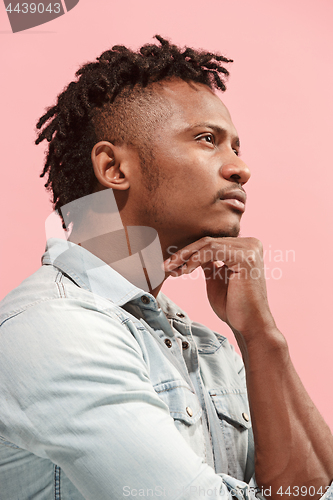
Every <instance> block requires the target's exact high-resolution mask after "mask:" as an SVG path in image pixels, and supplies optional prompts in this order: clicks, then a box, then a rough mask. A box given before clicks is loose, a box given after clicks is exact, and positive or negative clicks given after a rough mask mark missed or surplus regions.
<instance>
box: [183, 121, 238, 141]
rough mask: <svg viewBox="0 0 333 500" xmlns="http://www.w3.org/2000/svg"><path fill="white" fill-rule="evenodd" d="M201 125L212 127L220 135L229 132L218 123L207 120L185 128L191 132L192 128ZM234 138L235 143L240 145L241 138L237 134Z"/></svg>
mask: <svg viewBox="0 0 333 500" xmlns="http://www.w3.org/2000/svg"><path fill="white" fill-rule="evenodd" d="M199 127H205V128H210V129H212V130H213V131H214V132H216V133H217V134H220V135H225V134H226V133H227V131H226V129H225V128H222V127H219V126H218V125H215V124H214V123H207V122H201V123H195V124H194V125H190V126H189V127H187V128H186V129H185V132H190V131H191V130H193V129H195V128H199ZM232 140H233V141H235V144H236V146H237V147H240V139H239V137H238V136H237V135H235V136H233V137H232Z"/></svg>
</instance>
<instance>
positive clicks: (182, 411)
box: [154, 380, 202, 425]
mask: <svg viewBox="0 0 333 500" xmlns="http://www.w3.org/2000/svg"><path fill="white" fill-rule="evenodd" d="M154 389H155V391H156V392H157V394H158V396H159V397H160V398H161V399H162V401H164V403H166V404H167V405H168V408H169V411H170V415H171V416H172V418H173V419H174V420H180V421H182V422H184V423H185V424H187V425H193V424H195V423H196V422H197V421H198V420H199V419H200V417H201V415H202V409H201V406H200V403H199V400H198V398H197V396H196V395H195V394H194V392H192V391H191V389H190V388H189V386H188V385H187V384H186V383H185V382H184V381H183V380H172V381H171V382H165V383H164V384H158V385H155V386H154Z"/></svg>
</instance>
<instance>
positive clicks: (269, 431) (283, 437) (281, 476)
mask: <svg viewBox="0 0 333 500" xmlns="http://www.w3.org/2000/svg"><path fill="white" fill-rule="evenodd" d="M234 333H235V336H236V339H237V341H238V343H239V346H240V349H241V351H242V354H243V359H244V363H245V367H246V373H247V387H248V395H249V401H250V408H251V415H252V423H253V432H254V438H255V446H256V448H255V449H256V468H255V470H256V480H257V483H258V485H260V486H261V487H264V488H267V487H271V491H272V498H280V499H281V492H285V491H286V490H288V487H290V489H289V490H288V492H290V493H291V495H293V494H294V495H295V496H298V495H300V491H301V487H302V486H303V492H309V491H310V490H309V488H310V486H312V487H314V488H311V493H310V494H307V495H306V496H303V498H307V497H308V498H312V499H313V498H319V497H320V496H321V495H320V491H323V492H324V491H325V487H326V486H328V485H329V484H330V483H331V481H332V479H333V438H332V435H331V432H330V430H329V428H328V426H327V425H326V423H325V422H324V420H323V418H322V417H321V415H320V413H319V412H318V410H317V409H316V407H315V406H314V404H313V402H312V401H311V399H310V397H309V395H308V394H307V392H306V390H305V388H304V387H303V385H302V382H301V381H300V379H299V377H298V375H297V373H296V371H295V369H294V367H293V364H292V362H291V360H290V356H289V351H288V346H287V344H286V341H285V339H284V337H283V335H282V334H281V333H280V332H279V331H278V330H277V329H272V330H271V331H270V332H266V333H265V334H263V333H262V332H257V334H256V335H252V336H251V337H250V340H249V336H247V337H243V336H242V335H240V334H239V333H238V332H235V331H234ZM245 338H246V340H245ZM281 487H282V488H281ZM297 487H299V494H298V495H297V491H298V489H297ZM280 488H281V489H280ZM320 488H322V490H320ZM278 491H279V492H280V494H277V492H278ZM314 491H316V492H317V491H319V494H317V493H316V494H315V495H313V492H314ZM287 496H289V495H288V493H287V495H286V497H287Z"/></svg>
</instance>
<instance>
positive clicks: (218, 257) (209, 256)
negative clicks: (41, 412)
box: [177, 243, 225, 274]
mask: <svg viewBox="0 0 333 500" xmlns="http://www.w3.org/2000/svg"><path fill="white" fill-rule="evenodd" d="M224 258H225V246H224V245H221V244H219V245H217V244H216V243H215V245H214V246H212V245H206V246H205V247H203V248H201V249H200V250H197V251H196V252H194V253H192V255H191V256H190V257H189V258H188V259H187V260H186V262H185V263H182V264H181V267H182V269H183V273H186V274H189V273H191V272H193V271H194V270H195V269H197V268H198V267H199V266H203V265H204V264H206V263H208V262H214V261H215V262H216V261H220V262H223V261H224ZM177 264H178V262H177ZM185 264H186V266H185ZM184 268H185V269H184Z"/></svg>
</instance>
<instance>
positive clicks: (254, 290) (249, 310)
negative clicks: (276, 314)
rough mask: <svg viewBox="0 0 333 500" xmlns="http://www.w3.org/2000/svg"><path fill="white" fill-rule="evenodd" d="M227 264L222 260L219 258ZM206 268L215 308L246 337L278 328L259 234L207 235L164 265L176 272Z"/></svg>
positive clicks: (219, 314) (231, 325) (230, 324)
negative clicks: (270, 302)
mask: <svg viewBox="0 0 333 500" xmlns="http://www.w3.org/2000/svg"><path fill="white" fill-rule="evenodd" d="M221 261H222V262H223V263H224V264H222V265H221V264H219V262H221ZM199 266H201V267H202V268H203V270H204V273H205V277H206V285H207V295H208V299H209V302H210V305H211V306H212V309H213V310H214V312H215V313H216V314H217V316H218V317H219V318H220V319H221V320H223V321H225V322H226V323H227V324H228V325H229V326H230V327H231V328H232V330H234V331H236V332H239V333H241V334H242V336H243V337H244V338H246V337H249V336H251V334H253V333H255V332H258V331H259V332H260V331H267V329H272V328H274V329H275V328H276V326H275V322H274V319H273V316H272V314H271V312H270V309H269V305H268V301H267V292H266V282H265V272H264V271H265V269H264V259H263V251H262V244H261V242H260V241H259V240H257V239H255V238H211V237H205V238H201V239H200V240H198V241H196V242H194V243H191V244H190V245H188V246H187V247H185V248H183V249H182V250H179V251H178V252H176V253H175V254H174V255H172V257H171V258H170V259H168V260H166V261H165V263H164V267H165V270H166V271H167V272H170V274H171V275H172V276H180V275H182V274H189V273H191V272H192V271H194V270H195V269H196V268H197V267H199Z"/></svg>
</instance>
